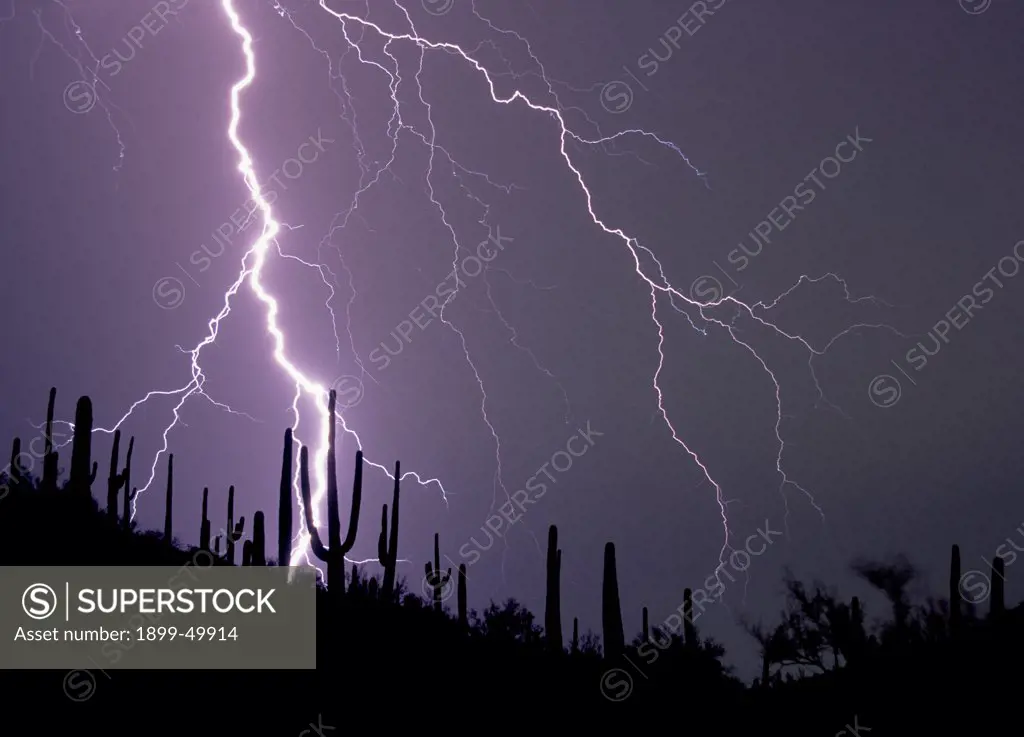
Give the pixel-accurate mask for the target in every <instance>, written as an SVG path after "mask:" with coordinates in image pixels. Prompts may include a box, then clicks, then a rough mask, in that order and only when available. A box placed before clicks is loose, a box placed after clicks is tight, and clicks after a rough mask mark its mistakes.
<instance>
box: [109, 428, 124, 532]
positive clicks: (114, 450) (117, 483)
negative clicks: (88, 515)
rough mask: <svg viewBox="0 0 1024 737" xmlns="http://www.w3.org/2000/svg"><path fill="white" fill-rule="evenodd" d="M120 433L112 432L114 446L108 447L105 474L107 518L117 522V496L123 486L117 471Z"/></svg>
mask: <svg viewBox="0 0 1024 737" xmlns="http://www.w3.org/2000/svg"><path fill="white" fill-rule="evenodd" d="M120 455H121V431H120V430H114V444H113V445H112V446H111V447H110V470H109V471H108V472H107V517H108V518H109V519H110V520H111V522H114V523H116V522H117V495H118V493H119V492H120V491H121V487H122V486H124V474H123V473H122V472H120V471H118V470H117V464H118V463H119V462H120V460H121V458H120Z"/></svg>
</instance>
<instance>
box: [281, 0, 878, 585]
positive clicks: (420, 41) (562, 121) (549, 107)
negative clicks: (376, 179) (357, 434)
mask: <svg viewBox="0 0 1024 737" xmlns="http://www.w3.org/2000/svg"><path fill="white" fill-rule="evenodd" d="M318 2H319V6H320V8H321V9H322V10H324V11H325V12H327V13H329V14H330V15H331V16H332V17H333V18H335V19H336V20H337V21H339V22H340V24H341V26H342V34H343V35H344V37H345V40H346V41H347V42H348V44H349V45H350V46H352V47H355V48H356V50H357V53H358V58H359V60H360V61H361V62H363V63H365V64H370V65H372V66H375V67H377V68H378V69H381V70H383V71H384V72H385V73H386V74H387V76H388V78H389V79H390V80H391V85H390V92H391V95H390V97H391V101H392V103H393V104H394V105H395V111H396V112H395V115H396V116H398V115H399V111H398V107H399V104H398V100H397V98H396V96H395V88H396V83H397V82H396V78H397V62H396V61H395V57H394V56H392V55H391V53H390V52H389V48H390V46H391V44H392V43H395V42H406V43H410V44H414V45H415V46H416V47H418V48H419V50H420V59H419V65H418V69H417V72H416V75H415V78H416V81H417V84H418V83H419V77H420V72H421V71H422V69H423V60H424V55H425V53H426V52H427V51H441V52H445V53H447V54H450V55H454V56H457V57H461V58H462V59H463V60H464V61H465V62H466V63H468V64H469V65H470V66H471V67H472V68H473V69H475V70H476V71H477V72H479V73H480V74H481V75H482V76H483V78H484V81H485V82H486V84H487V88H488V91H489V93H490V97H491V99H492V101H493V102H495V103H498V104H503V105H511V104H513V103H516V102H519V103H522V104H523V105H525V106H527V107H528V108H530V109H531V110H534V111H536V112H539V113H544V114H546V115H547V116H548V117H549V118H550V119H551V120H552V121H554V123H555V124H556V127H557V131H558V141H559V146H558V151H559V154H560V155H561V157H562V159H563V160H564V161H565V164H566V166H567V167H568V168H569V170H570V171H571V172H572V175H573V176H574V177H575V179H576V181H577V183H578V184H579V186H580V188H581V190H582V193H583V196H584V200H585V203H586V208H587V212H588V214H589V216H590V218H591V220H592V221H593V223H594V224H595V225H597V226H598V227H599V228H600V229H601V230H602V231H603V232H604V233H606V234H608V235H611V236H614V237H616V238H618V239H619V240H621V241H622V243H623V244H624V245H625V246H626V248H627V250H628V252H629V254H630V255H631V256H632V259H633V262H634V267H635V272H636V274H637V276H639V277H640V278H641V279H642V280H643V281H644V282H645V283H646V284H647V286H648V287H649V288H650V292H651V319H652V321H653V323H654V326H655V327H656V329H657V333H658V342H657V346H656V351H657V355H658V361H657V367H656V369H655V371H654V375H653V377H652V387H653V389H654V391H655V394H656V396H657V406H658V410H659V412H660V414H661V416H662V419H663V420H664V422H665V424H666V426H667V427H668V429H669V431H670V433H671V436H672V439H673V441H675V442H676V443H677V444H678V445H679V446H680V447H681V448H682V449H683V450H685V452H686V453H687V454H688V455H689V456H690V457H691V458H692V459H693V461H694V462H695V463H696V464H697V465H698V467H699V468H700V469H701V472H702V473H703V474H704V476H705V478H706V479H707V481H708V482H710V483H711V485H712V486H713V487H714V489H715V497H716V500H717V503H718V506H719V510H720V513H721V519H722V527H723V532H724V540H723V545H722V548H721V551H720V553H719V561H720V563H724V561H725V555H726V553H727V552H731V551H732V547H731V543H730V539H731V538H730V535H731V532H730V529H729V521H728V515H727V512H726V507H727V504H728V500H726V499H725V497H724V496H723V492H722V488H721V486H720V485H719V484H718V482H717V481H715V479H714V477H713V476H712V474H711V472H710V470H709V469H708V468H707V466H706V465H705V463H704V462H703V461H702V460H701V458H700V456H699V455H698V454H697V453H696V452H695V451H694V450H692V449H691V448H690V446H689V445H688V444H687V443H686V442H685V441H684V440H683V439H682V438H681V437H680V436H679V433H678V431H677V430H676V428H675V425H674V424H673V422H672V420H671V418H670V417H669V415H668V412H667V410H666V408H665V405H664V394H663V391H662V388H661V385H660V382H659V379H660V376H661V372H662V370H663V369H664V366H665V354H664V351H663V347H664V327H663V325H662V322H661V320H660V318H659V315H658V298H659V295H664V296H667V297H668V300H669V303H670V305H671V307H672V308H673V309H674V310H675V311H676V312H679V313H682V314H684V315H685V316H686V318H687V320H688V321H689V322H690V324H691V325H692V326H693V327H694V328H695V329H697V330H698V331H699V332H701V333H704V332H705V330H703V329H701V328H698V327H697V325H698V324H699V323H703V324H705V325H716V326H718V327H721V328H722V329H724V330H725V331H727V332H728V334H729V335H730V337H731V338H732V339H733V340H734V341H735V342H736V343H737V344H738V345H740V346H742V347H743V348H744V349H746V350H747V351H748V352H750V353H751V354H752V355H753V356H754V358H755V360H757V361H758V363H759V364H760V365H761V367H762V368H763V370H764V371H765V372H766V373H767V374H768V376H769V377H770V379H771V381H772V383H773V384H774V386H775V397H776V410H777V414H776V424H775V436H776V439H777V441H778V455H777V458H776V471H777V472H778V474H779V476H780V479H781V481H780V487H779V488H780V492H783V499H784V500H785V499H786V497H785V493H784V490H785V488H786V487H787V486H793V487H794V488H796V489H798V490H800V491H801V492H803V493H804V494H805V495H806V496H807V498H808V500H809V501H810V503H811V504H812V505H813V506H814V508H815V509H816V510H817V511H818V512H819V514H822V518H824V515H823V513H822V510H821V508H820V507H819V506H818V504H817V503H816V502H815V501H814V497H813V495H812V494H811V493H810V492H808V491H807V490H806V489H804V488H803V487H802V486H800V485H799V484H798V483H797V482H796V481H794V480H792V479H791V478H789V476H788V475H787V474H786V472H785V471H784V470H783V466H782V455H783V453H784V451H785V441H784V440H783V438H782V435H781V430H780V427H781V424H782V419H783V415H782V400H781V387H780V384H779V381H778V379H777V378H776V376H775V374H774V373H773V372H772V371H771V369H770V368H769V367H768V365H767V363H766V362H765V360H764V359H763V358H762V357H761V356H760V355H759V354H758V352H757V350H756V349H755V348H754V347H753V346H751V345H750V344H749V343H748V342H746V341H744V340H742V339H740V338H739V337H738V336H737V329H736V325H735V323H736V321H737V320H738V319H739V318H740V317H741V316H745V317H746V318H748V319H749V320H752V321H753V322H755V323H758V324H760V325H762V326H764V327H766V328H769V329H770V330H771V331H773V332H775V333H776V334H778V335H780V336H782V337H784V338H786V339H787V340H793V341H797V342H799V343H801V344H802V345H803V347H804V348H805V349H806V350H807V351H808V352H809V354H810V355H809V359H808V363H809V365H810V368H811V373H812V376H813V378H814V383H815V386H816V387H817V389H818V391H819V395H820V399H824V392H823V391H822V390H821V387H820V384H819V383H818V380H817V376H816V375H814V367H813V361H814V358H815V357H818V356H821V355H823V354H824V353H825V352H826V351H827V350H828V349H829V348H830V347H831V346H832V345H833V344H834V343H835V341H836V340H838V339H839V338H840V337H842V336H844V335H847V334H850V333H851V332H852V331H854V330H856V329H858V328H883V329H888V330H893V331H894V332H896V331H895V329H894V328H891V327H890V326H888V325H870V324H858V325H854V326H851V327H849V328H847V329H845V330H844V331H842V332H841V333H840V334H839V335H837V336H835V337H834V338H832V340H830V341H829V342H828V344H827V345H826V346H825V347H824V348H823V349H816V348H814V347H813V346H812V345H811V343H810V342H808V341H807V340H806V339H804V338H803V337H801V336H799V335H796V334H791V333H788V332H786V331H784V330H782V329H781V328H779V327H778V326H776V325H775V324H774V323H772V322H771V321H769V320H768V319H767V318H766V317H764V315H763V314H757V312H758V311H760V312H761V313H765V312H767V311H768V310H770V309H771V308H772V307H774V306H776V305H777V303H778V301H779V299H782V298H783V297H785V296H786V295H788V294H789V293H790V292H792V291H793V289H795V288H796V287H797V286H799V285H800V284H802V283H805V282H809V281H820V280H821V279H824V278H827V277H832V278H835V279H837V280H838V281H839V282H840V283H841V284H842V286H843V288H844V290H845V295H846V299H847V301H851V299H850V296H849V290H848V289H846V285H845V282H842V280H840V279H838V277H835V276H834V275H831V274H830V275H826V277H820V278H818V279H814V280H812V279H809V278H808V277H806V276H801V277H800V279H799V280H798V282H797V284H795V285H794V286H793V287H792V288H790V289H789V290H787V291H786V292H785V293H783V295H781V296H780V297H779V298H778V299H776V300H774V301H772V302H771V303H770V304H767V305H766V304H764V303H757V304H755V305H748V304H746V303H745V302H742V301H740V300H738V299H736V298H735V297H733V296H724V297H722V298H721V299H719V300H716V301H713V302H699V301H697V300H694V299H692V298H691V297H690V296H688V295H687V294H685V293H684V292H682V291H680V290H679V289H678V288H676V287H675V286H673V285H672V283H671V282H670V281H669V280H668V279H667V278H666V277H665V274H664V270H663V268H662V265H661V262H660V261H659V260H658V258H657V257H656V256H655V255H654V253H653V252H652V251H651V250H650V249H649V248H647V247H645V246H642V245H641V244H640V243H639V242H638V241H637V239H636V238H634V237H633V236H630V235H629V234H627V233H626V232H625V231H623V230H622V229H620V228H617V227H613V226H610V225H608V224H606V223H605V221H604V220H603V219H602V218H601V217H600V216H599V215H598V214H597V212H596V210H595V208H594V202H593V196H592V194H591V191H590V188H589V187H588V185H587V182H586V180H585V178H584V176H583V174H582V172H581V171H580V170H579V168H578V167H577V166H576V165H575V164H574V162H573V159H572V156H571V155H570V153H569V150H568V144H569V143H570V142H575V143H576V144H579V145H584V146H602V145H604V144H607V143H611V142H615V141H617V140H619V139H622V138H626V137H630V136H643V137H647V138H651V139H653V140H655V141H656V142H657V143H658V144H659V145H661V146H663V147H665V148H668V149H670V150H672V151H673V152H674V153H676V154H677V155H678V156H679V157H680V158H682V159H683V161H685V162H686V164H687V165H688V166H689V167H690V168H691V169H692V170H693V171H694V172H695V173H696V174H697V176H699V177H701V178H702V179H704V176H705V175H704V173H703V172H701V171H700V170H699V169H698V168H697V167H696V166H694V165H693V164H692V163H691V162H690V160H689V158H687V156H686V155H684V154H683V152H682V151H681V150H680V148H679V147H678V146H677V145H676V144H674V143H672V142H670V141H667V140H664V139H663V138H661V137H659V136H658V135H656V134H654V133H651V132H648V131H645V130H641V129H629V130H623V131H620V132H618V133H615V134H612V135H608V136H605V135H600V136H599V137H596V138H587V137H584V136H582V135H580V134H578V133H576V132H574V131H573V130H572V129H571V128H570V126H569V125H568V123H567V122H566V118H565V113H564V108H563V106H562V105H561V103H560V101H559V100H558V97H557V95H556V94H555V92H554V89H553V87H552V81H553V80H550V79H549V78H548V77H547V74H546V72H545V70H544V67H543V65H542V64H541V63H540V61H539V60H538V59H537V57H536V56H535V54H534V53H533V50H532V48H530V45H529V43H528V42H527V41H526V40H525V39H523V38H522V37H521V36H520V35H519V34H517V33H515V32H513V31H507V30H505V29H502V28H499V27H497V26H495V25H494V24H493V23H492V22H491V21H489V20H488V19H487V18H485V17H483V16H481V15H480V14H479V12H477V10H476V8H475V7H474V8H473V14H474V16H476V17H477V18H478V19H480V20H481V21H483V22H485V23H486V24H487V25H488V27H490V28H491V29H492V30H494V31H497V32H500V33H502V34H505V35H512V36H515V37H516V38H517V39H518V40H520V41H521V42H522V43H524V44H525V45H526V47H527V50H528V52H529V55H530V57H531V59H532V60H533V61H534V63H535V64H536V65H537V68H538V70H539V73H537V74H538V76H540V77H541V78H542V79H543V80H544V82H545V83H546V84H547V86H548V89H549V91H550V94H551V97H552V98H553V100H554V104H545V103H540V102H536V101H535V100H533V99H531V98H530V97H529V96H528V95H527V94H526V93H524V92H523V91H522V90H520V89H516V90H515V91H514V92H512V93H511V94H509V95H507V96H502V95H500V94H498V92H497V90H496V87H495V81H494V78H495V76H497V75H496V74H492V73H491V72H490V71H489V70H488V69H487V68H486V67H485V66H484V65H483V63H481V62H480V61H479V60H478V59H477V58H475V56H473V54H472V51H466V50H465V49H464V48H462V47H461V46H460V45H458V44H455V43H450V42H444V41H432V40H429V39H426V38H424V37H423V36H421V35H420V34H419V32H418V31H417V29H416V26H415V24H414V23H413V21H412V19H411V17H410V15H409V13H408V11H407V10H406V8H405V7H403V6H402V4H401V3H400V2H399V1H398V0H393V2H394V5H395V6H396V7H397V8H399V9H400V10H401V11H402V13H403V15H404V16H405V18H406V20H407V22H408V27H409V31H407V32H391V31H387V30H385V29H384V28H382V27H381V26H380V25H379V24H378V23H376V22H373V21H370V20H368V19H365V18H360V17H358V16H356V15H353V14H352V13H349V12H344V11H339V10H335V9H332V8H331V7H329V5H328V2H327V0H318ZM293 25H294V22H293ZM350 26H352V27H356V28H358V29H359V31H360V36H359V38H360V39H362V38H363V37H364V35H365V34H366V32H367V31H369V32H372V33H373V34H376V37H377V38H379V39H380V40H381V41H383V52H384V54H385V55H386V56H388V58H389V59H391V61H392V62H394V63H395V68H396V74H392V73H391V72H389V71H388V70H387V69H385V68H384V67H383V66H382V65H381V64H380V63H378V62H374V61H372V60H367V59H366V58H365V57H364V56H363V52H362V49H361V47H360V41H359V40H353V38H352V36H350V34H349V27H350ZM512 76H513V78H514V79H516V80H517V81H518V78H519V76H522V75H516V74H514V73H513V74H512ZM419 99H420V101H421V102H422V103H423V105H424V106H426V109H427V111H428V120H430V116H429V110H430V106H429V104H428V103H427V102H426V100H424V98H423V91H422V87H419ZM399 120H400V117H399ZM434 139H435V132H434V130H433V123H432V121H431V136H430V138H429V145H430V146H431V165H432V164H433V151H434V148H435V146H436V144H435V143H434ZM427 181H428V186H429V183H430V178H429V172H428V179H427ZM704 181H705V184H707V181H706V179H705V180H704ZM430 194H431V201H432V202H434V204H435V205H437V206H438V207H439V208H440V205H438V204H437V202H436V201H435V199H434V196H433V191H432V190H431V193H430ZM441 213H442V218H444V211H443V209H441ZM444 224H445V226H446V227H448V229H449V231H450V232H451V234H452V236H453V239H454V240H455V248H456V258H457V257H458V254H459V252H460V250H461V248H462V247H461V245H460V243H459V241H458V239H457V238H456V236H455V233H454V229H453V228H452V227H451V226H450V225H449V223H448V222H447V220H446V219H445V220H444ZM640 251H643V252H644V253H646V254H647V255H648V256H649V257H650V259H651V260H652V261H653V263H654V264H655V266H656V269H657V272H658V277H657V278H652V277H651V276H649V275H648V274H647V273H646V272H645V269H644V267H643V265H642V263H641V255H640ZM453 298H454V295H452V296H450V297H449V299H448V300H447V301H446V303H445V304H446V305H447V304H449V303H450V302H451V300H452V299H453ZM858 301H859V300H858ZM726 305H728V306H731V307H732V308H734V309H735V310H736V314H735V315H734V316H733V318H732V319H731V320H729V321H725V320H723V319H721V318H719V317H716V316H714V315H713V314H711V311H712V310H714V309H715V308H719V307H722V306H726ZM445 322H446V324H448V325H449V327H451V328H452V329H454V330H455V331H456V332H457V333H458V334H459V335H460V336H461V339H462V345H463V349H464V350H465V352H466V358H467V360H468V361H469V362H470V364H471V365H472V359H471V358H470V356H469V352H468V348H467V347H466V342H465V337H464V336H462V333H461V332H460V331H458V329H457V328H456V327H455V326H454V325H452V324H450V323H449V322H447V321H445ZM474 373H475V374H476V378H477V380H478V383H479V384H480V386H481V391H482V390H483V384H482V381H480V377H479V373H477V372H476V371H475V368H474ZM825 401H827V400H825ZM484 419H485V421H486V422H487V424H488V426H489V427H491V430H492V434H493V426H491V423H490V421H489V420H488V419H487V417H486V413H484ZM495 440H496V441H498V438H497V435H496V434H495ZM499 443H500V441H499ZM498 462H499V467H498V470H499V472H500V444H499V455H498ZM788 514H789V510H788V503H787V517H788ZM717 575H718V573H717V571H716V576H717Z"/></svg>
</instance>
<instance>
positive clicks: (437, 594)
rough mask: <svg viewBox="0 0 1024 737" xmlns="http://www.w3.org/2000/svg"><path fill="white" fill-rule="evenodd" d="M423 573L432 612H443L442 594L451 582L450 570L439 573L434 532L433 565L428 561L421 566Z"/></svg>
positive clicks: (438, 543)
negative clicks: (429, 593)
mask: <svg viewBox="0 0 1024 737" xmlns="http://www.w3.org/2000/svg"><path fill="white" fill-rule="evenodd" d="M423 572H424V574H425V580H426V582H427V585H428V586H430V589H431V593H432V594H433V597H432V598H433V600H434V611H436V612H441V611H444V598H443V597H442V593H443V592H444V587H445V586H447V585H448V582H449V581H451V580H452V569H451V568H449V569H448V572H447V573H441V546H440V535H438V534H437V533H436V532H435V533H434V565H433V566H431V565H430V561H427V562H426V564H424V566H423Z"/></svg>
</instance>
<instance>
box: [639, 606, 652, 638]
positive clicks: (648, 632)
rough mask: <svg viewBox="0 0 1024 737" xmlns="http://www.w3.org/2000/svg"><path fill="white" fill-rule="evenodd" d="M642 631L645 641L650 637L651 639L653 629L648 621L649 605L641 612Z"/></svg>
mask: <svg viewBox="0 0 1024 737" xmlns="http://www.w3.org/2000/svg"><path fill="white" fill-rule="evenodd" d="M640 632H641V633H643V639H644V642H647V641H648V640H649V639H651V630H650V628H649V627H648V622H647V607H644V610H643V612H641V624H640Z"/></svg>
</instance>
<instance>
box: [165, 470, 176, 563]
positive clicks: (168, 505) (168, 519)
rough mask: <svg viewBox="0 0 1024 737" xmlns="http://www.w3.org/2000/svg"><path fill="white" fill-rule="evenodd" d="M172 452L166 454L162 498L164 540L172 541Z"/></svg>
mask: <svg viewBox="0 0 1024 737" xmlns="http://www.w3.org/2000/svg"><path fill="white" fill-rule="evenodd" d="M173 510H174V453H170V454H169V455H168V456H167V494H166V497H165V499H164V542H165V543H167V544H168V545H170V544H172V543H173V542H174V524H173V520H174V512H173Z"/></svg>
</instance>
